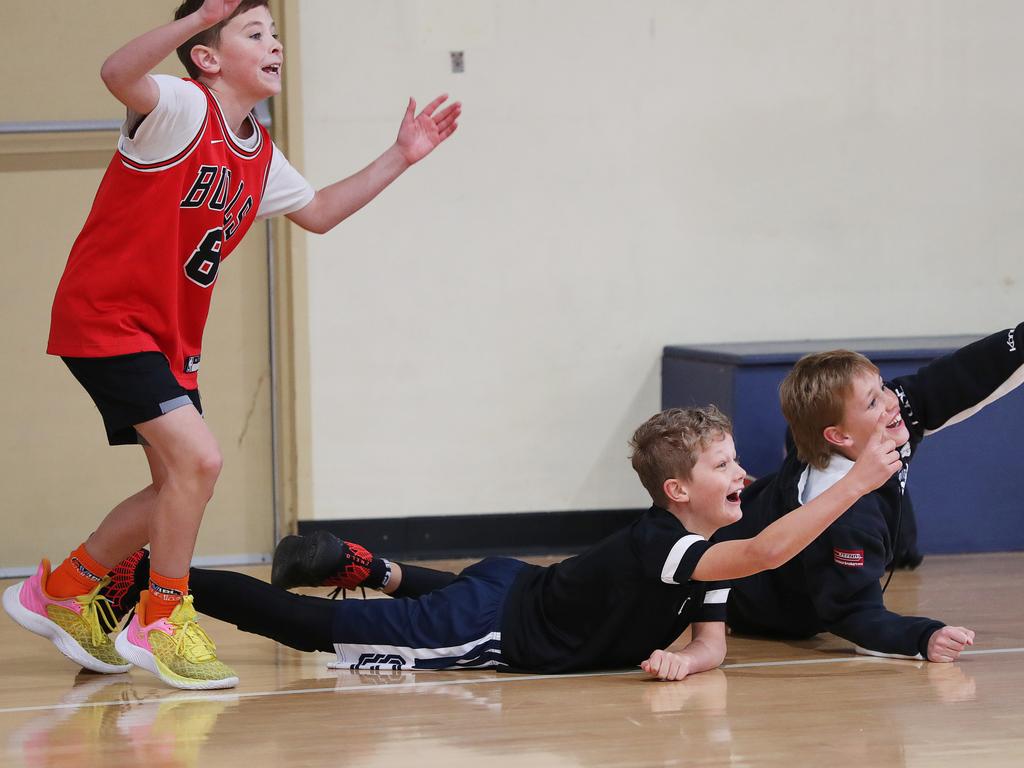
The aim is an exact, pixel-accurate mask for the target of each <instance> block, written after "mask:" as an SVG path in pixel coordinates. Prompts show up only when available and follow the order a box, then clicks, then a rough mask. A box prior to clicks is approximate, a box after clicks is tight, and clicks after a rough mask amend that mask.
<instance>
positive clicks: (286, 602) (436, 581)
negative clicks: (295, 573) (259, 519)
mask: <svg viewBox="0 0 1024 768" xmlns="http://www.w3.org/2000/svg"><path fill="white" fill-rule="evenodd" d="M399 565H400V566H401V568H402V583H401V584H400V585H399V588H398V590H397V591H396V592H395V595H394V596H395V597H419V596H420V595H424V594H426V593H427V592H432V591H433V590H435V589H441V588H442V587H445V586H447V585H448V584H450V583H451V582H452V581H454V580H455V578H456V577H455V574H454V573H449V572H447V571H437V570H434V569H433V568H422V567H420V566H418V565H405V564H402V563H400V564H399ZM188 581H189V592H191V593H192V596H193V600H194V601H195V606H196V610H197V611H199V612H200V613H205V614H206V615H207V616H212V617H213V618H215V619H220V620H221V621H226V622H228V623H229V624H234V625H235V626H236V627H238V628H239V629H240V630H242V631H243V632H252V633H253V634H255V635H263V637H269V638H270V639H271V640H276V641H277V642H279V643H281V644H282V645H287V646H288V647H289V648H295V649H297V650H300V651H333V650H334V639H333V635H334V632H333V630H334V611H335V608H337V603H336V602H335V601H334V600H330V599H328V598H326V597H312V596H310V595H296V594H294V593H292V592H287V591H285V590H283V589H280V588H278V587H275V586H272V585H271V584H268V583H267V582H265V581H260V580H259V579H254V578H253V577H252V576H246V575H245V574H243V573H235V572H234V571H210V570H206V569H205V568H191V569H190V570H189V573H188Z"/></svg>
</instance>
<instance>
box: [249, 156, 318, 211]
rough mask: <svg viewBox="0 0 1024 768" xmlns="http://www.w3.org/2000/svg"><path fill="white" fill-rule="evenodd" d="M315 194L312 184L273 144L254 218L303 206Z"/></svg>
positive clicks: (295, 209)
mask: <svg viewBox="0 0 1024 768" xmlns="http://www.w3.org/2000/svg"><path fill="white" fill-rule="evenodd" d="M315 194H316V190H315V189H313V186H312V185H311V184H310V183H309V182H308V181H306V179H305V178H304V177H303V175H302V174H301V173H299V172H298V171H297V170H295V168H294V167H293V166H292V164H291V163H289V162H288V159H287V158H286V157H285V156H284V153H283V152H281V150H280V149H278V148H277V145H276V144H275V145H274V153H273V155H271V158H270V175H269V176H267V188H266V189H265V190H263V199H262V200H261V201H260V209H259V211H258V212H257V214H256V218H259V219H266V218H269V217H270V216H278V215H281V214H285V213H292V212H293V211H297V210H299V209H300V208H305V207H306V206H307V205H309V202H310V200H312V199H313V195H315Z"/></svg>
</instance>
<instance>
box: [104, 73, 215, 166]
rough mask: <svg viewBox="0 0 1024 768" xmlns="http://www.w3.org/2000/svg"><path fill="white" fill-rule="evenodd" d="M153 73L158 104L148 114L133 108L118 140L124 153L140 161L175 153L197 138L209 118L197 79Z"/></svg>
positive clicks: (162, 158)
mask: <svg viewBox="0 0 1024 768" xmlns="http://www.w3.org/2000/svg"><path fill="white" fill-rule="evenodd" d="M150 77H152V78H153V80H154V81H155V82H156V85H157V88H159V89H160V98H159V100H158V101H157V104H156V106H155V107H154V108H153V111H152V112H150V113H149V114H148V115H139V114H138V113H137V112H134V111H133V110H130V109H129V110H128V116H127V118H125V121H124V124H123V125H122V126H121V136H120V138H119V139H118V142H117V148H118V149H119V150H120V151H121V152H122V153H123V154H125V155H127V156H128V157H130V158H131V159H132V160H136V161H138V162H140V163H158V162H161V161H162V160H167V159H168V158H171V157H174V156H175V155H176V154H178V153H179V152H180V151H181V150H183V149H184V148H185V147H187V146H188V145H189V142H191V141H192V139H194V138H195V136H196V133H198V131H199V129H200V128H202V125H203V120H204V119H205V118H206V109H207V102H206V96H205V95H204V94H203V92H202V91H201V90H200V89H199V86H197V85H196V84H195V83H190V82H188V81H187V80H182V79H181V78H179V77H172V76H171V75H150ZM140 121H141V122H140ZM133 129H134V132H133Z"/></svg>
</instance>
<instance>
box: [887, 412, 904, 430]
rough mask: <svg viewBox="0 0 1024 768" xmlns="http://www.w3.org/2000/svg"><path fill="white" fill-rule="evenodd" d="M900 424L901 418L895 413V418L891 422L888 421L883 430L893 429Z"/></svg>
mask: <svg viewBox="0 0 1024 768" xmlns="http://www.w3.org/2000/svg"><path fill="white" fill-rule="evenodd" d="M902 423H903V417H902V416H900V415H899V414H898V413H897V414H896V417H895V418H894V419H893V420H892V421H890V422H889V423H888V424H886V425H885V428H886V429H895V428H896V427H898V426H899V425H900V424H902Z"/></svg>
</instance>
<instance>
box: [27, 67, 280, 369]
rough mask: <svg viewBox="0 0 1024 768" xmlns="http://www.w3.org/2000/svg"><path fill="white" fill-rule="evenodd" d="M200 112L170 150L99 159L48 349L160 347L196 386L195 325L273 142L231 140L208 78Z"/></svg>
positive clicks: (85, 352)
mask: <svg viewBox="0 0 1024 768" xmlns="http://www.w3.org/2000/svg"><path fill="white" fill-rule="evenodd" d="M200 87H201V88H202V91H203V93H204V94H205V96H206V101H207V109H206V117H205V119H204V121H203V123H202V125H201V127H200V128H199V131H198V133H196V135H195V136H194V137H193V138H192V140H191V142H189V144H188V146H186V147H185V148H184V149H182V150H181V151H180V152H179V153H178V154H177V155H175V156H174V157H171V158H168V159H166V160H163V161H161V162H156V163H148V164H147V163H141V162H139V161H137V160H134V159H132V158H130V157H129V156H128V155H127V154H125V153H124V152H122V151H120V150H119V151H118V152H117V153H116V154H115V155H114V158H113V159H112V160H111V162H110V165H109V166H108V167H107V172H106V174H105V175H104V177H103V181H102V182H101V183H100V187H99V190H98V191H97V193H96V199H95V200H94V202H93V206H92V210H91V211H90V213H89V217H88V219H87V220H86V222H85V226H84V227H83V229H82V232H81V233H80V234H79V236H78V239H77V240H76V241H75V244H74V246H73V247H72V249H71V255H70V256H69V257H68V263H67V266H66V267H65V269H64V275H63V277H62V278H61V280H60V284H59V285H58V287H57V294H56V296H55V298H54V301H53V310H52V314H51V322H50V340H49V344H48V346H47V352H49V353H50V354H53V355H61V356H64V357H111V356H114V355H125V354H130V353H134V352H150V351H157V352H162V353H163V354H164V355H165V356H166V357H167V360H168V362H169V363H170V367H171V371H172V372H173V373H174V375H175V378H177V380H178V382H179V383H180V384H181V385H182V386H183V387H185V388H186V389H194V388H195V387H196V377H197V372H198V368H199V358H200V355H201V352H202V339H203V328H204V326H205V325H206V317H207V314H208V312H209V308H210V296H211V293H212V292H213V286H214V284H215V283H216V281H217V270H218V269H219V267H220V264H221V262H222V261H223V260H224V259H225V258H227V256H228V254H230V253H231V251H232V250H234V248H235V246H236V245H237V244H238V243H239V241H240V240H241V239H242V237H243V235H245V233H246V231H247V230H248V229H249V227H250V226H251V225H252V223H253V221H254V220H255V218H256V212H257V210H259V206H260V200H261V198H262V196H263V192H264V188H265V186H266V182H267V175H268V172H269V170H270V160H271V156H272V153H273V144H272V142H271V140H270V136H269V135H268V134H267V131H266V129H264V128H263V127H262V126H261V125H259V124H258V123H257V122H256V120H255V119H253V117H252V116H250V117H249V118H248V120H249V122H250V124H251V128H252V129H253V130H255V131H257V132H258V138H257V140H256V143H255V145H254V146H253V147H252V148H251V149H246V148H245V147H243V146H242V145H240V144H239V142H238V140H237V139H236V138H235V137H234V135H233V134H232V133H231V131H230V130H229V129H228V127H227V124H226V123H225V120H224V116H223V114H222V113H221V111H220V107H219V106H218V104H217V101H216V99H214V97H213V95H212V94H211V93H210V92H209V91H208V90H207V89H206V88H205V87H202V86H200Z"/></svg>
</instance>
